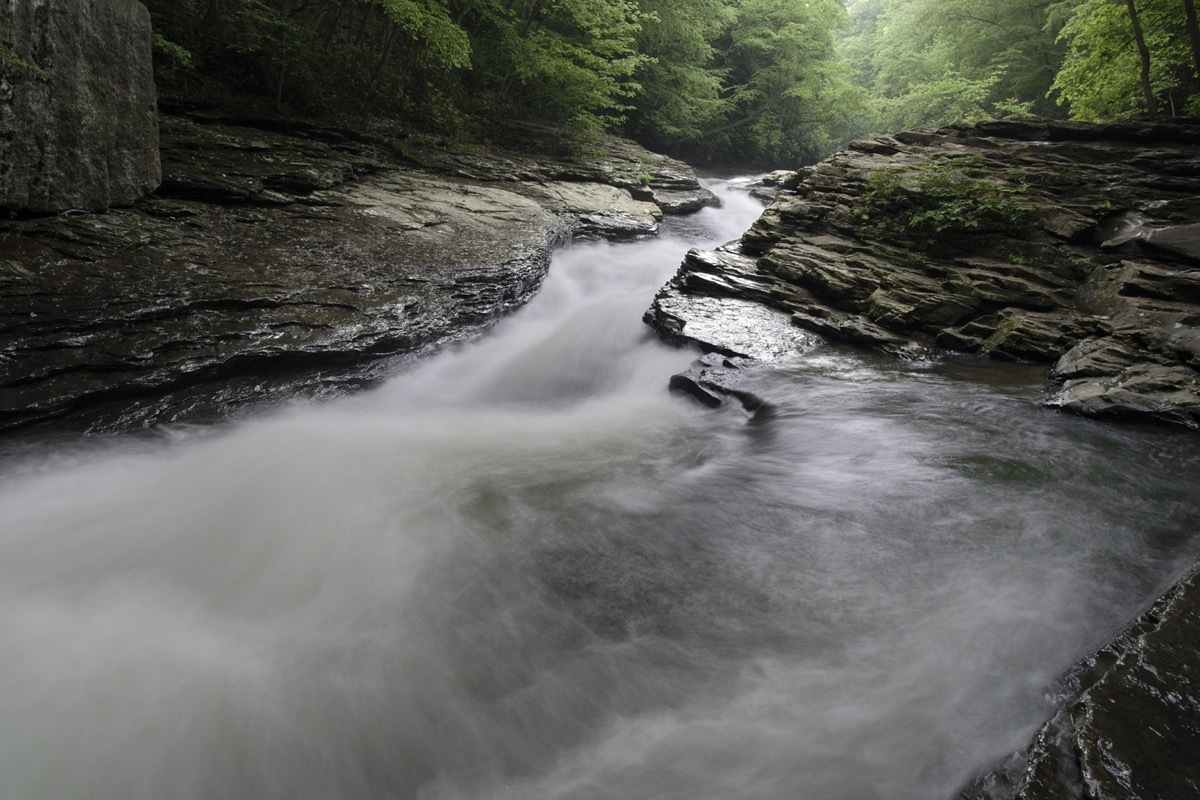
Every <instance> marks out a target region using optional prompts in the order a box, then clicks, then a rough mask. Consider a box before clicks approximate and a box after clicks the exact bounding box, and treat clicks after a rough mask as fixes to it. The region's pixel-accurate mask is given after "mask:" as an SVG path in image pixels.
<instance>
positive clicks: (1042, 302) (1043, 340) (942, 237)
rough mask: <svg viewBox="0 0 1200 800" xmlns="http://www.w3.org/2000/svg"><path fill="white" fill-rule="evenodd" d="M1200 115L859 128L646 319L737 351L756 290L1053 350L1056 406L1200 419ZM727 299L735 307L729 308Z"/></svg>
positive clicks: (903, 346)
mask: <svg viewBox="0 0 1200 800" xmlns="http://www.w3.org/2000/svg"><path fill="white" fill-rule="evenodd" d="M1198 142H1200V122H1197V121H1195V120H1171V121H1169V122H1159V123H1140V122H1125V123H1120V124H1112V125H1086V124H1082V123H1062V122H1041V121H1011V120H1010V121H1002V122H991V123H980V124H977V125H969V126H954V127H949V128H944V129H941V130H938V131H912V132H907V133H901V134H896V135H894V136H881V137H877V138H876V139H873V140H870V141H866V142H858V143H855V144H852V145H851V146H850V148H849V149H848V150H847V151H846V152H843V153H839V154H838V155H835V156H833V157H832V158H830V159H828V160H826V161H824V162H821V163H820V164H817V165H816V166H814V167H808V168H805V169H802V170H800V171H799V172H797V173H794V174H791V175H788V174H779V175H773V176H771V177H770V181H771V183H772V184H773V185H772V187H771V189H772V190H773V191H777V196H776V198H775V200H774V201H773V202H772V203H771V205H770V206H769V207H768V208H767V209H766V210H765V211H764V213H763V215H762V217H761V218H760V219H759V220H758V221H757V222H756V223H755V224H754V226H753V227H752V228H751V229H750V230H749V231H748V232H747V233H746V234H745V235H744V236H742V238H741V239H740V240H738V241H736V242H732V243H730V244H728V245H726V246H725V247H723V248H721V249H720V250H718V251H714V252H713V253H692V254H689V255H688V257H687V259H686V260H685V262H684V263H683V265H682V266H681V267H680V270H679V273H678V274H677V275H676V277H675V278H674V279H673V280H672V281H671V282H670V283H669V284H668V285H667V286H665V287H664V288H663V290H662V291H661V292H660V293H659V294H658V296H657V297H656V298H655V300H654V303H653V305H652V306H651V308H650V310H649V311H648V312H647V314H646V321H647V322H648V323H649V324H650V325H652V326H653V327H654V328H655V329H656V330H658V331H659V333H660V335H662V336H663V338H665V339H668V340H670V341H676V342H678V341H682V340H692V341H695V342H697V343H699V344H700V345H701V347H702V348H705V349H720V347H721V345H720V343H719V342H717V341H708V339H709V334H708V333H707V331H711V330H721V329H723V328H727V327H730V326H733V325H737V324H738V316H740V312H739V311H734V310H733V306H732V305H730V304H728V303H727V302H726V308H725V309H724V310H721V309H719V308H717V307H715V306H714V304H713V302H712V301H713V299H714V298H721V299H722V301H723V302H725V301H727V300H729V299H730V298H733V299H738V300H740V301H743V302H749V303H754V304H758V305H761V306H763V307H767V308H771V309H774V310H776V311H777V312H780V313H783V314H786V315H788V317H789V318H790V319H791V322H792V323H793V324H794V325H796V326H798V327H801V328H804V329H807V330H810V331H813V332H816V333H819V334H820V335H822V336H824V337H827V338H829V339H832V340H836V341H842V342H848V343H851V344H855V345H859V346H864V347H869V348H873V349H877V350H882V351H884V352H889V353H894V354H896V355H899V356H902V357H907V356H913V355H923V354H926V353H929V352H934V351H938V350H949V351H960V352H965V353H978V354H986V355H990V356H992V357H994V358H1000V359H1010V360H1020V361H1032V362H1041V363H1046V364H1047V365H1050V366H1051V375H1052V378H1053V379H1054V381H1055V384H1056V386H1055V388H1054V390H1053V391H1052V392H1051V393H1050V394H1049V396H1048V397H1047V398H1046V403H1047V404H1048V405H1051V406H1054V407H1058V408H1062V409H1065V410H1068V411H1073V412H1076V413H1080V414H1084V415H1087V416H1094V417H1105V418H1122V419H1147V418H1151V419H1158V420H1167V421H1172V422H1181V423H1184V424H1186V425H1189V426H1193V427H1195V426H1197V425H1200V371H1198V370H1200V246H1198V245H1197V242H1198V241H1200V223H1198V222H1197V220H1198V219H1200V154H1198V153H1200V151H1198V150H1197V148H1196V144H1197V143H1198ZM719 317H724V319H720V318H719Z"/></svg>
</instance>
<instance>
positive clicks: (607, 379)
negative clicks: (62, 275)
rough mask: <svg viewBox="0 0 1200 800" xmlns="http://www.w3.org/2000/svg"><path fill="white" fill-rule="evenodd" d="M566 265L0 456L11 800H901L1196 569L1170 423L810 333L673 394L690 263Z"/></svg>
mask: <svg viewBox="0 0 1200 800" xmlns="http://www.w3.org/2000/svg"><path fill="white" fill-rule="evenodd" d="M715 188H716V189H718V190H719V191H720V192H721V194H722V195H723V196H724V198H725V201H726V205H725V208H724V209H722V210H720V211H717V210H708V211H705V212H702V213H701V214H700V215H699V216H697V217H696V218H693V219H690V220H688V221H684V222H679V223H676V227H674V228H670V229H668V231H667V233H666V234H665V235H664V236H663V237H662V238H660V239H659V240H655V241H647V242H640V243H632V244H604V243H594V244H578V245H576V246H573V247H571V248H568V249H566V250H564V251H562V252H561V253H559V254H558V255H557V256H556V258H555V260H554V264H553V266H552V268H551V272H550V275H549V276H548V278H547V280H546V283H545V286H544V288H543V290H542V291H541V292H540V293H539V295H538V296H537V297H536V298H535V299H534V300H533V301H532V302H531V303H530V304H529V305H528V306H527V307H526V308H524V309H522V310H521V311H520V312H519V313H518V314H516V315H515V316H514V317H512V318H510V319H508V320H506V321H504V322H503V323H501V324H500V325H499V326H498V327H497V328H496V329H495V330H494V331H493V332H492V333H491V334H490V335H489V336H488V337H487V338H486V339H484V340H482V341H481V342H478V343H476V344H474V345H472V346H469V347H465V348H461V349H458V350H455V351H453V352H446V353H443V354H441V355H439V356H437V357H435V358H433V359H431V360H430V361H427V362H426V363H424V364H422V365H420V366H419V367H418V368H416V369H414V370H411V371H409V372H406V373H404V374H401V375H398V376H396V377H395V378H394V379H393V380H391V381H389V382H388V383H386V384H385V385H383V386H380V387H378V388H376V389H374V390H372V391H370V392H366V393H363V394H361V395H357V396H354V397H349V398H344V399H342V400H338V401H335V402H329V403H324V404H317V405H300V406H295V407H291V408H282V409H276V410H275V411H273V412H272V413H271V414H269V415H264V416H262V417H261V418H255V419H249V420H245V421H242V422H231V423H228V424H224V425H218V426H212V427H206V428H197V427H179V428H173V429H166V430H164V431H162V432H161V434H160V435H158V436H151V437H147V436H136V437H134V436H131V437H127V438H124V439H122V438H118V439H115V440H106V441H102V442H83V443H79V444H72V445H69V446H68V445H67V444H64V443H61V442H57V443H50V442H48V443H47V445H46V447H45V448H44V449H43V450H42V451H41V452H37V453H34V454H25V455H22V456H20V457H16V456H12V455H10V456H9V457H8V458H7V459H6V460H4V462H3V469H4V471H3V474H0V797H3V798H14V799H21V798H47V799H50V798H53V799H55V800H58V799H59V798H84V797H87V798H96V799H97V800H108V799H109V798H111V799H112V800H135V799H138V798H146V799H147V800H150V799H151V798H153V799H154V800H164V799H166V798H217V797H220V798H247V799H248V800H249V799H250V798H254V800H268V799H269V798H289V800H295V799H296V798H344V799H345V800H357V799H359V798H363V799H364V800H365V799H366V798H372V799H374V798H380V799H382V798H420V799H421V800H435V799H436V800H441V799H443V798H446V799H448V798H512V799H513V800H533V799H535V798H580V799H583V798H588V799H589V800H591V799H592V798H596V799H599V798H613V800H634V799H637V798H646V799H647V800H649V799H650V798H656V799H657V798H680V800H684V799H685V798H686V800H700V799H701V798H714V800H715V799H716V798H723V799H725V798H776V797H792V798H825V799H828V800H833V799H836V798H846V799H847V800H850V799H851V798H853V799H856V800H860V799H862V798H888V799H889V800H895V799H896V798H930V797H946V796H948V795H949V794H951V793H952V792H953V791H954V789H955V788H956V787H958V786H959V785H960V784H961V783H962V782H963V781H964V780H966V779H967V778H968V777H969V775H970V773H971V771H972V770H973V769H975V768H978V767H982V766H985V765H987V763H988V762H989V761H991V760H993V759H995V758H997V757H999V756H1001V755H1003V754H1004V753H1005V752H1006V751H1007V750H1008V749H1010V748H1013V747H1015V746H1017V745H1019V744H1020V743H1021V742H1022V740H1023V739H1024V738H1026V737H1027V736H1028V735H1029V733H1030V731H1031V730H1032V729H1033V728H1034V727H1036V726H1037V725H1038V724H1039V723H1040V722H1041V720H1042V719H1044V718H1045V717H1046V716H1047V715H1048V713H1049V710H1050V705H1049V703H1048V701H1047V699H1046V697H1045V690H1046V687H1047V686H1048V685H1049V684H1050V682H1051V681H1052V680H1053V679H1054V678H1055V676H1056V675H1058V674H1059V673H1060V672H1061V671H1062V670H1063V669H1064V668H1066V667H1067V666H1068V665H1069V664H1070V663H1071V662H1072V661H1073V660H1074V659H1076V658H1078V657H1080V656H1081V655H1083V654H1085V653H1087V652H1088V651H1089V649H1090V648H1092V647H1095V646H1096V645H1098V644H1100V643H1102V642H1103V641H1104V639H1105V638H1106V637H1107V636H1108V635H1110V634H1111V633H1112V632H1113V631H1114V630H1115V629H1116V627H1117V626H1118V625H1119V624H1120V623H1121V622H1122V621H1123V620H1124V619H1126V618H1127V617H1129V616H1130V615H1131V614H1132V613H1133V612H1134V611H1136V610H1137V608H1138V607H1139V606H1140V605H1141V604H1142V603H1144V602H1146V601H1147V600H1148V599H1149V598H1150V597H1151V596H1152V595H1153V593H1154V591H1155V590H1156V589H1158V588H1160V587H1161V586H1162V585H1163V583H1164V582H1165V581H1166V580H1168V579H1169V578H1170V577H1171V575H1172V574H1173V572H1174V571H1175V570H1176V569H1177V568H1179V567H1180V566H1181V565H1182V564H1184V563H1185V562H1186V561H1187V559H1188V558H1190V557H1191V556H1193V555H1195V549H1196V547H1195V545H1196V542H1195V531H1196V530H1197V524H1196V523H1197V521H1198V520H1200V498H1197V497H1196V496H1195V492H1194V480H1193V478H1191V477H1190V476H1194V475H1195V474H1196V472H1197V468H1198V467H1200V455H1198V454H1197V453H1195V452H1194V447H1193V445H1194V440H1193V439H1189V438H1186V437H1183V436H1180V435H1176V434H1174V433H1173V432H1170V431H1161V430H1143V429H1131V428H1120V427H1116V426H1109V425H1102V424H1098V423H1094V422H1089V421H1085V420H1080V419H1075V418H1070V417H1066V416H1061V415H1057V414H1054V413H1052V412H1048V411H1046V410H1044V409H1039V408H1036V407H1035V406H1034V403H1033V400H1034V398H1035V397H1036V396H1037V394H1038V389H1039V381H1040V374H1039V373H1038V372H1037V371H1034V370H1030V369H1029V368H1023V367H1015V366H1011V365H1008V366H1005V365H989V364H985V363H981V362H976V361H968V362H956V361H945V362H897V361H893V360H890V359H887V358H878V357H873V356H867V355H862V354H857V353H854V352H851V351H846V350H841V349H831V348H826V347H818V348H816V349H815V350H813V351H811V352H807V353H802V354H801V353H798V354H796V357H795V358H794V359H792V360H790V361H788V362H787V363H785V364H784V365H783V366H781V367H780V368H779V369H777V370H775V371H773V372H769V373H766V374H764V375H762V376H760V377H759V378H758V379H757V380H758V382H759V383H758V385H757V386H756V387H755V388H756V391H757V392H758V393H759V394H761V395H762V396H764V397H766V398H767V399H769V400H770V401H771V402H772V403H773V405H774V409H775V410H774V413H773V414H772V415H770V416H769V417H766V418H763V419H758V420H756V421H755V424H749V423H748V419H747V416H746V414H744V413H743V412H742V411H741V410H740V409H738V408H736V407H733V408H724V409H719V410H715V411H713V410H707V409H702V408H700V407H699V406H697V405H696V404H694V403H692V402H690V401H689V400H688V399H686V398H682V397H678V396H674V395H672V394H670V393H669V392H668V391H667V390H666V386H667V381H668V379H669V377H670V375H672V374H673V373H675V372H679V371H681V370H683V369H685V368H686V367H687V366H688V364H689V363H690V361H691V360H692V359H693V358H694V354H693V353H689V352H687V351H681V350H674V349H671V348H668V347H666V346H665V345H663V344H661V343H660V342H658V341H657V340H656V339H655V337H654V335H653V333H652V332H651V331H650V330H649V329H648V328H646V327H645V326H644V325H643V324H642V323H641V321H640V319H641V315H642V312H643V311H644V310H645V308H646V307H647V306H648V305H649V302H650V300H651V298H652V297H653V294H654V292H655V290H656V289H657V288H658V287H659V286H660V285H661V284H662V283H663V282H665V281H666V280H667V279H668V278H669V277H670V276H671V275H672V274H673V272H674V270H675V268H676V266H677V265H678V263H679V262H680V260H681V258H682V256H683V254H684V252H685V251H686V249H687V248H688V247H691V246H697V245H702V246H712V245H714V244H719V243H721V242H723V241H725V240H728V239H731V238H734V237H735V236H737V235H738V234H740V232H741V231H742V230H744V229H745V228H746V227H747V226H748V225H749V223H750V222H751V221H752V220H753V218H754V217H755V216H756V215H757V213H758V212H759V210H760V206H758V205H757V204H756V203H755V202H754V201H753V200H751V199H750V198H748V197H747V196H745V195H744V194H741V193H739V192H736V191H732V190H730V189H729V187H727V186H725V185H724V184H717V185H716V186H715Z"/></svg>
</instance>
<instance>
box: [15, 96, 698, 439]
mask: <svg viewBox="0 0 1200 800" xmlns="http://www.w3.org/2000/svg"><path fill="white" fill-rule="evenodd" d="M285 127H286V126H280V125H275V124H272V125H270V126H267V127H256V123H255V121H253V120H227V119H215V120H214V119H211V118H207V117H204V116H194V117H193V116H178V115H166V116H164V121H163V126H162V130H163V141H164V150H163V164H164V171H165V180H164V184H163V186H162V188H161V189H160V190H159V191H158V192H157V193H156V194H155V195H154V196H152V197H150V198H147V199H145V200H143V201H141V202H139V203H138V204H137V205H136V206H135V207H133V208H129V209H120V210H113V211H109V212H107V213H103V214H83V213H79V214H66V215H60V216H57V217H44V218H38V219H26V220H18V221H10V222H6V223H4V224H2V225H0V431H5V430H13V429H16V428H21V427H27V426H31V425H41V426H43V427H44V426H46V425H48V424H50V423H52V422H53V423H54V425H55V426H57V427H61V428H66V429H71V430H87V431H93V432H99V431H117V430H127V429H130V428H138V427H145V426H149V425H155V424H161V423H168V422H179V421H198V420H212V419H218V418H221V417H225V416H228V415H230V414H235V413H238V412H240V411H242V410H244V409H247V408H250V407H253V406H257V405H261V404H263V403H269V402H278V401H281V400H285V399H289V398H304V397H321V396H326V395H330V394H337V393H342V392H345V391H348V390H352V389H354V388H357V387H360V386H363V385H366V384H368V383H370V382H372V381H374V380H377V379H378V378H379V377H381V376H383V375H387V374H391V373H394V372H395V371H396V370H398V369H401V368H403V366H404V365H405V364H406V363H408V362H409V361H410V360H412V359H414V358H417V357H420V356H422V355H424V354H427V353H429V352H432V351H433V350H434V349H436V348H440V347H445V346H447V345H449V344H452V343H454V342H458V341H463V340H465V339H468V338H470V337H473V336H476V335H478V334H479V333H480V332H482V331H483V330H485V329H486V328H487V327H488V326H490V325H491V324H493V323H494V322H495V321H496V320H497V319H498V318H499V317H501V316H503V315H504V314H507V313H509V312H510V311H512V310H513V309H514V308H516V307H517V306H519V305H520V304H522V303H524V302H525V301H526V300H527V299H528V298H529V297H530V296H532V294H533V293H534V292H535V291H536V290H537V289H538V287H539V286H540V284H541V281H542V279H543V277H544V275H545V272H546V270H547V268H548V266H549V261H550V255H551V253H552V251H553V250H554V248H555V247H557V246H559V245H561V244H563V243H565V242H567V241H569V240H570V239H571V238H573V237H575V236H593V237H594V236H604V237H610V238H629V237H632V236H645V235H653V234H654V233H656V232H657V229H658V222H659V220H661V218H662V214H663V211H662V209H660V207H659V206H658V205H656V204H655V203H654V202H652V201H651V200H650V199H645V198H642V199H639V198H635V197H634V193H633V192H631V191H630V189H629V188H627V187H626V184H630V185H637V183H638V177H637V175H640V174H642V173H634V170H647V169H650V170H651V171H653V163H655V159H659V158H661V157H657V156H653V155H652V154H647V153H645V151H640V152H641V154H640V155H639V152H638V150H637V149H636V148H633V147H632V146H631V145H627V144H620V145H614V146H613V147H614V150H615V152H617V153H618V156H619V157H618V156H608V155H603V154H601V155H598V156H597V159H596V161H595V162H594V163H593V162H586V161H580V162H577V161H575V160H571V161H568V162H564V163H554V162H549V163H539V164H536V166H537V167H538V168H539V170H540V172H538V171H533V166H534V165H533V164H532V162H531V164H530V165H527V168H524V169H518V170H517V171H516V172H514V171H513V170H514V169H515V167H514V166H513V164H514V163H515V162H513V161H512V160H511V159H506V158H503V157H500V156H495V157H493V159H492V160H490V161H489V160H488V159H486V158H484V157H482V156H478V155H472V156H470V157H469V158H470V163H471V164H472V165H474V167H475V172H479V173H481V175H482V177H480V176H476V177H467V176H466V175H465V173H466V172H467V170H466V169H465V168H464V167H463V164H464V163H465V162H458V161H454V159H453V156H452V154H449V153H446V152H444V151H433V152H425V151H417V150H407V151H405V152H404V153H402V154H400V153H398V152H397V150H396V149H395V147H393V146H392V145H391V144H390V143H388V142H386V141H385V142H379V141H372V140H369V139H364V137H362V136H360V135H358V134H356V133H354V132H350V131H339V130H336V129H327V128H321V127H316V126H305V125H296V126H295V127H294V128H292V129H289V130H281V128H285ZM401 156H403V157H401ZM464 158H466V157H464ZM622 159H624V160H622ZM416 162H420V165H419V166H417V165H415V164H416ZM405 163H407V164H409V166H405V165H404V164H405ZM662 163H663V164H664V165H665V166H664V174H663V175H662V176H659V177H658V178H654V179H653V180H655V181H659V180H661V181H662V182H664V183H665V185H668V186H670V187H672V191H683V186H684V184H685V183H686V181H685V176H684V174H683V173H682V172H681V168H680V166H679V165H678V164H677V163H676V162H671V161H670V160H668V159H663V160H662ZM647 165H650V166H649V167H648V166H647ZM484 167H487V169H484ZM606 175H610V176H617V177H616V178H614V180H615V182H616V184H619V185H614V184H612V183H604V182H603V179H604V176H606ZM691 191H692V192H693V193H695V195H696V196H697V197H700V196H702V194H704V193H705V192H704V190H702V189H701V188H700V186H699V184H698V182H696V180H695V178H694V176H693V177H692V184H691Z"/></svg>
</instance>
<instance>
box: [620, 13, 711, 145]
mask: <svg viewBox="0 0 1200 800" xmlns="http://www.w3.org/2000/svg"><path fill="white" fill-rule="evenodd" d="M641 9H642V11H643V13H644V14H645V18H644V21H643V22H642V28H641V31H640V32H639V34H638V38H637V47H638V51H639V52H640V53H642V54H644V55H645V56H646V59H645V60H644V61H643V62H642V64H641V66H640V68H639V69H638V72H637V74H636V76H635V77H636V80H637V82H638V83H639V84H640V86H641V91H640V92H639V94H638V96H637V98H636V99H635V100H634V101H633V108H632V109H631V110H630V114H629V116H630V120H629V124H628V126H627V127H626V130H627V131H628V132H629V133H630V134H632V135H634V136H635V137H637V138H639V139H640V140H642V141H643V142H644V143H646V144H647V145H649V146H651V147H656V148H659V149H664V150H670V149H672V148H673V147H675V146H676V145H678V143H680V142H683V141H695V140H697V139H699V138H700V137H701V136H702V134H703V132H704V131H705V130H706V129H707V128H709V127H712V126H714V125H716V124H719V122H720V121H722V120H724V119H725V117H726V116H727V115H728V114H729V112H730V110H731V103H730V101H729V100H728V99H727V98H725V97H724V96H723V92H722V89H723V85H724V77H725V74H726V72H725V70H723V69H720V68H718V67H717V66H716V61H715V59H716V49H715V48H714V43H715V42H716V41H717V40H718V39H719V38H720V37H721V36H722V35H723V34H724V33H725V32H726V31H727V30H728V29H729V28H730V27H731V25H732V22H733V20H734V19H735V13H734V10H733V7H732V6H731V5H730V4H728V3H727V2H724V1H723V0H642V2H641Z"/></svg>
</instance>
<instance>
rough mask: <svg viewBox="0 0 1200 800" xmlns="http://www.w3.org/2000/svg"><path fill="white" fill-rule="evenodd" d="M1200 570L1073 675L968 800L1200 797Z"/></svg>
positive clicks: (975, 785) (974, 784) (964, 797)
mask: <svg viewBox="0 0 1200 800" xmlns="http://www.w3.org/2000/svg"><path fill="white" fill-rule="evenodd" d="M1197 641H1200V567H1198V568H1193V569H1192V570H1191V571H1189V572H1188V573H1187V574H1186V575H1184V576H1183V577H1182V578H1181V579H1180V580H1179V581H1178V582H1177V583H1175V584H1174V585H1173V586H1172V587H1171V588H1170V589H1169V590H1168V591H1167V592H1166V593H1165V594H1164V595H1163V596H1162V597H1160V598H1159V599H1158V600H1157V601H1156V602H1155V603H1154V604H1153V605H1152V606H1151V607H1150V608H1149V609H1148V610H1147V611H1146V612H1145V613H1144V614H1142V616H1140V617H1139V618H1138V619H1137V620H1136V621H1134V622H1133V623H1132V624H1131V625H1129V626H1128V627H1127V628H1126V629H1125V630H1124V631H1123V632H1122V633H1121V634H1120V635H1119V636H1117V637H1116V639H1114V640H1113V641H1112V642H1110V643H1109V644H1108V645H1106V646H1105V647H1104V648H1102V649H1101V650H1099V651H1098V652H1097V653H1096V654H1094V655H1093V656H1091V657H1089V658H1087V659H1085V660H1084V661H1083V662H1081V663H1080V664H1079V665H1077V666H1076V667H1075V668H1074V669H1073V670H1072V671H1071V672H1070V673H1069V674H1068V675H1067V676H1066V678H1065V679H1064V682H1063V683H1064V689H1065V694H1066V699H1065V702H1064V703H1063V706H1062V709H1061V710H1060V711H1059V712H1058V713H1057V714H1056V715H1055V716H1054V717H1053V718H1052V719H1051V720H1050V721H1049V722H1047V723H1046V724H1045V725H1044V726H1042V728H1041V729H1040V730H1038V732H1037V733H1036V734H1035V735H1034V737H1033V739H1032V741H1031V742H1030V743H1029V745H1028V746H1027V747H1025V748H1024V749H1022V750H1020V751H1018V752H1016V753H1013V754H1012V755H1011V756H1009V757H1008V758H1006V759H1004V760H1003V761H1002V762H1001V763H1000V764H998V765H997V766H996V767H994V768H993V769H990V770H988V771H986V772H983V773H981V774H980V775H979V776H977V777H976V778H975V779H974V780H973V781H972V782H971V784H970V785H969V786H968V787H967V788H966V789H964V790H963V792H962V794H961V796H960V800H1017V798H1020V800H1043V799H1044V800H1075V799H1076V798H1078V800H1083V799H1084V798H1087V800H1117V798H1122V800H1124V799H1126V798H1164V799H1165V798H1185V797H1196V796H1197V795H1198V794H1200V761H1198V760H1197V759H1196V753H1197V752H1200V658H1198V657H1197V652H1196V642H1197Z"/></svg>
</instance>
